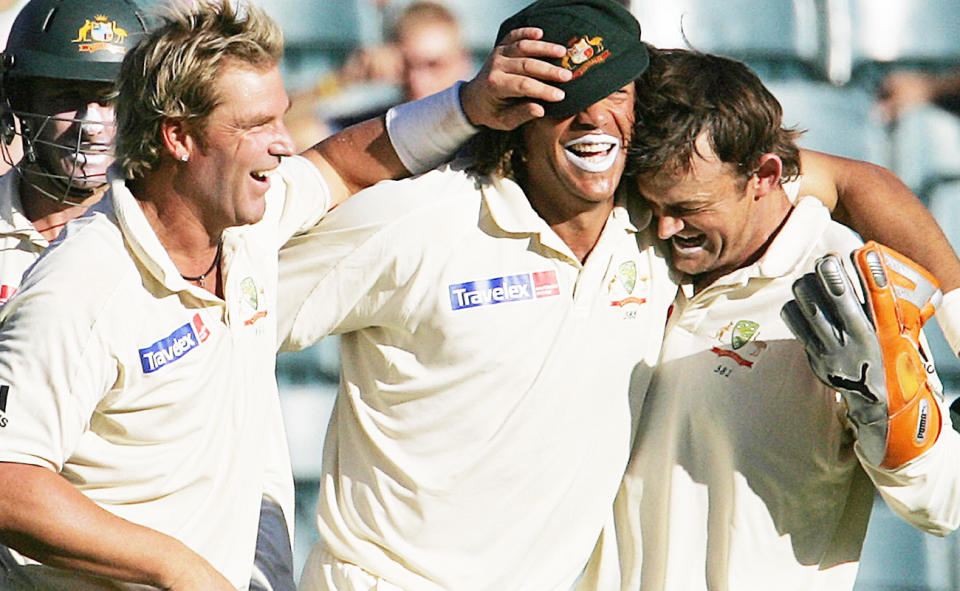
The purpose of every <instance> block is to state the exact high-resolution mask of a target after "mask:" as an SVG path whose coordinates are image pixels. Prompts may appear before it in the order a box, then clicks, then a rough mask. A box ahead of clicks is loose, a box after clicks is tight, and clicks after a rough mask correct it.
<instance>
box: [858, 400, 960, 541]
mask: <svg viewBox="0 0 960 591" xmlns="http://www.w3.org/2000/svg"><path fill="white" fill-rule="evenodd" d="M940 416H941V417H942V420H943V426H942V430H941V431H940V437H939V438H938V439H937V442H936V443H935V444H934V445H933V447H931V448H930V449H928V450H927V451H926V452H925V453H923V454H922V455H920V456H918V457H916V458H914V459H913V460H910V461H909V462H907V463H906V464H904V465H903V466H900V467H899V468H896V469H894V470H885V469H883V468H880V467H878V466H873V465H871V464H870V463H869V462H867V461H866V459H865V458H864V457H863V455H862V454H861V453H860V450H859V446H857V447H856V448H855V449H856V450H857V456H858V457H859V458H860V463H861V464H862V465H863V468H864V470H865V471H866V472H867V474H868V475H869V476H870V479H871V480H873V483H874V485H875V486H876V487H877V490H878V491H879V492H880V495H881V496H882V497H883V499H884V501H886V503H887V505H888V506H889V507H890V508H891V509H892V510H893V512H894V513H896V514H897V515H899V516H900V517H901V518H902V519H903V520H904V521H906V522H907V523H909V524H911V525H913V526H914V527H917V528H919V529H921V530H923V531H925V532H928V533H932V534H935V535H938V536H946V535H948V534H949V533H950V532H952V531H953V530H955V529H956V528H957V526H958V525H960V462H958V461H957V458H958V457H960V433H957V432H956V431H954V430H953V429H952V428H951V426H950V418H949V416H950V415H949V411H948V409H947V408H946V407H945V405H944V404H942V402H940Z"/></svg>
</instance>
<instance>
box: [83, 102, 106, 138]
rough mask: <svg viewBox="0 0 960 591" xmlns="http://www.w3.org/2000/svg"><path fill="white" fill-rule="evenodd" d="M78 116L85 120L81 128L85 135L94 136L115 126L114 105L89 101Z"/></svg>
mask: <svg viewBox="0 0 960 591" xmlns="http://www.w3.org/2000/svg"><path fill="white" fill-rule="evenodd" d="M78 118H79V119H80V120H81V121H83V123H82V124H81V130H82V131H83V134H84V135H85V136H87V137H92V136H95V135H97V134H101V133H105V132H106V131H107V129H108V128H112V127H113V123H114V112H113V105H110V104H106V105H105V104H101V103H99V102H97V101H93V102H90V103H87V105H86V107H84V109H83V113H80V114H78Z"/></svg>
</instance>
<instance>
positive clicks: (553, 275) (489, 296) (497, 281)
mask: <svg viewBox="0 0 960 591" xmlns="http://www.w3.org/2000/svg"><path fill="white" fill-rule="evenodd" d="M449 290H450V307H451V308H452V309H454V310H463V309H466V308H476V307H477V306H487V305H491V304H503V303H506V302H519V301H522V300H532V299H540V298H548V297H553V296H558V295H560V284H559V283H558V282H557V272H556V271H539V272H537V273H522V274H520V275H509V276H507V277H494V278H493V279H481V280H478V281H467V282H466V283H456V284H454V285H451V286H449Z"/></svg>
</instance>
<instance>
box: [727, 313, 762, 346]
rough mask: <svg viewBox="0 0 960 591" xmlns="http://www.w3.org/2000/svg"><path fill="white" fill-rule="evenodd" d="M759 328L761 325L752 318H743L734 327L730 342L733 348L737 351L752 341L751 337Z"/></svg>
mask: <svg viewBox="0 0 960 591" xmlns="http://www.w3.org/2000/svg"><path fill="white" fill-rule="evenodd" d="M759 328H760V325H759V324H757V323H756V322H754V321H752V320H741V321H740V322H737V324H736V325H734V327H733V334H732V335H731V337H730V344H731V345H733V350H734V351H736V350H737V349H739V348H740V347H742V346H744V345H746V344H747V343H748V342H750V339H752V338H753V337H754V335H756V334H757V330H759Z"/></svg>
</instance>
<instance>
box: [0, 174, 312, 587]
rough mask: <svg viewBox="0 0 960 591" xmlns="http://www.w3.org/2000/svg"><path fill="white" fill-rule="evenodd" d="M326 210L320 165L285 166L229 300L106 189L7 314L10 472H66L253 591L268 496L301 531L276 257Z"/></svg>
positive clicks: (235, 234) (238, 236)
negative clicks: (281, 366)
mask: <svg viewBox="0 0 960 591" xmlns="http://www.w3.org/2000/svg"><path fill="white" fill-rule="evenodd" d="M290 179H292V180H294V181H295V183H296V191H295V190H293V188H292V185H291V184H289V183H287V182H285V181H286V180H290ZM328 202H329V197H328V192H327V189H326V184H325V183H324V181H323V179H322V177H321V176H320V174H319V172H318V171H317V170H316V168H315V167H314V166H313V165H312V164H311V163H310V162H308V161H306V160H304V159H302V158H289V159H286V160H284V162H283V164H282V165H281V166H280V168H279V169H278V171H277V173H276V174H275V175H274V176H273V178H272V187H271V189H270V191H269V192H268V195H267V203H268V205H267V210H266V214H265V216H264V219H263V220H262V221H261V222H259V223H257V224H254V225H251V226H245V227H237V228H231V229H229V230H227V231H226V232H225V233H224V238H223V258H222V262H221V265H222V266H221V269H222V270H223V281H224V293H225V294H226V296H225V299H224V300H221V299H219V298H217V297H215V296H214V295H212V294H210V293H209V292H207V291H204V290H202V289H200V288H198V287H195V286H193V285H191V284H189V283H188V282H186V281H185V280H183V279H182V278H181V277H180V274H179V272H178V271H177V269H176V267H175V266H174V264H173V262H172V261H171V260H170V257H169V256H168V255H167V253H166V251H165V250H164V249H163V247H162V246H161V244H160V242H159V240H158V239H157V236H156V234H155V233H154V232H153V230H152V228H151V227H150V225H149V224H148V222H147V219H146V217H145V216H144V215H143V212H142V210H141V208H140V206H139V205H138V204H137V202H136V200H135V199H134V197H133V196H132V195H131V194H130V192H129V190H128V189H127V188H126V186H125V185H124V184H123V182H122V181H120V180H116V179H114V180H113V181H112V182H111V189H110V192H109V193H108V194H107V196H106V197H105V199H104V201H103V202H101V203H100V204H98V205H96V206H94V207H93V208H91V211H90V212H89V213H88V215H87V216H84V217H82V218H80V219H78V220H75V221H73V222H70V223H69V224H68V225H67V227H66V230H65V231H64V235H63V239H62V240H60V241H58V242H57V243H55V244H54V245H53V246H52V247H51V248H50V249H48V250H47V251H46V253H45V254H44V255H43V256H42V257H41V259H40V261H39V262H38V263H37V265H36V266H35V267H34V268H33V269H32V270H31V272H30V273H29V274H28V275H27V277H26V278H25V281H24V283H23V286H22V288H21V290H20V292H18V294H17V295H16V296H15V297H14V298H12V299H11V300H10V301H9V303H8V304H7V305H6V306H4V307H3V308H2V311H0V320H2V323H3V328H2V330H0V384H3V388H4V389H5V390H6V391H5V392H4V396H3V398H4V402H5V405H3V407H2V408H0V410H2V419H3V421H2V423H3V424H2V427H0V461H6V462H21V463H27V464H36V465H39V466H44V467H47V468H50V469H51V470H55V471H58V472H60V473H61V474H62V475H63V476H64V477H65V478H67V479H68V480H69V481H70V482H71V483H73V484H74V485H75V486H76V487H77V488H78V489H80V490H81V491H82V492H83V494H85V495H86V496H87V497H89V498H90V499H91V500H93V501H94V502H96V503H97V504H98V505H99V506H101V507H103V508H104V509H106V510H108V511H110V512H112V513H114V514H116V515H119V516H120V517H123V518H125V519H128V520H130V521H132V522H135V523H139V524H142V525H146V526H148V527H151V528H154V529H156V530H159V531H161V532H163V533H166V534H169V535H171V536H173V537H175V538H178V539H179V540H181V541H183V542H184V543H186V545H187V546H189V547H190V548H192V549H193V550H195V551H196V552H198V553H199V554H200V555H202V556H203V557H204V558H206V559H207V560H208V561H209V562H210V563H211V564H212V565H213V566H214V567H215V568H217V570H219V571H220V572H221V573H223V574H224V575H225V576H226V577H227V578H228V579H229V580H230V581H231V582H232V583H233V584H234V585H236V586H237V587H238V588H241V589H245V588H246V587H247V585H248V584H249V581H250V573H251V568H252V565H253V556H254V547H255V542H256V536H257V523H258V519H259V510H260V501H261V497H262V496H263V495H267V496H270V497H271V498H273V499H274V500H275V501H277V502H278V503H279V504H280V506H281V507H282V509H283V511H284V513H285V515H286V516H287V522H288V523H292V522H293V519H292V517H293V481H292V476H291V473H290V466H289V458H288V456H287V451H286V444H285V439H284V432H283V423H282V420H281V417H280V407H279V400H278V397H277V387H276V381H275V377H274V362H275V351H276V339H277V336H276V322H277V251H278V249H279V247H280V245H281V244H283V242H285V241H286V239H287V238H288V237H289V236H290V235H291V234H293V233H294V232H296V231H299V230H302V229H303V228H305V227H307V226H309V225H312V224H314V223H316V221H317V219H319V217H320V216H321V215H322V214H323V213H324V210H325V208H326V206H327V204H328ZM69 518H70V516H69V515H64V516H63V519H69ZM42 575H43V571H42V570H40V571H39V574H38V575H36V576H38V577H41V578H40V579H38V581H39V582H40V583H43V579H42ZM55 576H56V573H55V572H54V573H53V574H51V577H55ZM80 585H81V583H79V582H77V583H76V587H75V588H84V587H81V586H80ZM90 588H97V587H96V586H91V587H90ZM110 588H114V587H112V586H111V587H110Z"/></svg>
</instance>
